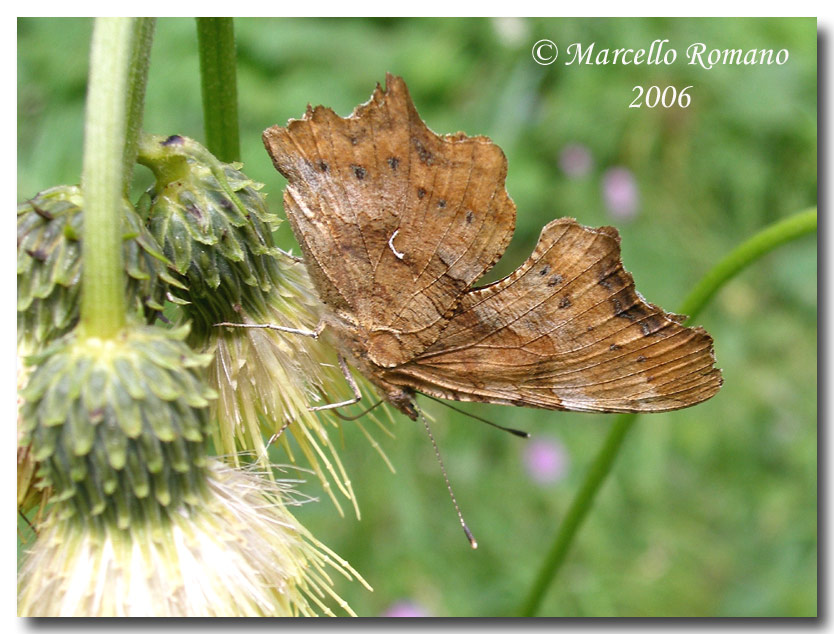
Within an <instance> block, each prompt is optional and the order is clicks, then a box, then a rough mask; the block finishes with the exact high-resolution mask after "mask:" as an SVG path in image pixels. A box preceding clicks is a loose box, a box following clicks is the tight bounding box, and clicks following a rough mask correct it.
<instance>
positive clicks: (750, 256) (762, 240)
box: [680, 207, 817, 323]
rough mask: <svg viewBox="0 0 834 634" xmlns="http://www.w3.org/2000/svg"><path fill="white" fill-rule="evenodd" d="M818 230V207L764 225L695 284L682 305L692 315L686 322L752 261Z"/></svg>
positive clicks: (684, 310) (687, 313) (683, 309)
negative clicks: (766, 225)
mask: <svg viewBox="0 0 834 634" xmlns="http://www.w3.org/2000/svg"><path fill="white" fill-rule="evenodd" d="M816 230H817V208H816V207H813V208H812V209H807V210H805V211H802V212H800V213H798V214H794V215H793V216H789V217H788V218H785V219H784V220H780V221H778V222H774V223H773V224H772V225H770V226H768V227H765V228H764V229H762V230H761V231H760V232H759V233H757V234H756V235H754V236H753V237H752V238H750V239H749V240H747V241H746V242H743V243H742V244H740V245H739V246H737V247H736V248H735V249H733V250H732V251H731V252H730V254H729V255H728V256H727V257H725V258H724V259H723V260H721V261H720V262H719V263H718V264H716V265H715V266H714V267H713V268H712V269H711V270H710V271H709V272H708V273H707V274H706V275H704V277H702V278H701V281H700V282H698V283H697V284H696V285H695V288H693V289H692V290H691V291H690V293H689V295H687V297H686V299H685V300H684V301H683V304H682V305H681V309H680V310H681V313H683V314H684V315H689V319H688V320H687V322H686V323H689V322H690V321H692V320H693V319H694V318H695V316H696V315H697V314H698V313H699V312H701V309H702V308H703V307H704V306H706V304H707V302H709V300H710V299H712V296H713V295H715V293H716V292H717V291H718V289H720V288H721V287H722V286H723V285H724V284H725V283H726V282H727V281H728V280H730V279H732V278H733V277H735V276H736V275H737V274H738V273H739V271H741V270H742V269H744V268H745V267H746V266H747V265H748V264H750V263H751V262H754V261H756V260H757V259H759V258H760V257H762V256H763V255H765V254H766V253H769V252H770V251H773V250H774V249H775V248H776V247H779V246H781V245H783V244H785V243H786V242H790V241H791V240H795V239H796V238H799V237H802V236H804V235H806V234H808V233H813V232H814V231H816Z"/></svg>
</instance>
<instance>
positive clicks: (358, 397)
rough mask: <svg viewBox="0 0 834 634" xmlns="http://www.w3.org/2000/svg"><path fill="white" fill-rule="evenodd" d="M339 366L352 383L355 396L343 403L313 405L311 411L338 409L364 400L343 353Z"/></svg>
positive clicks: (347, 379)
mask: <svg viewBox="0 0 834 634" xmlns="http://www.w3.org/2000/svg"><path fill="white" fill-rule="evenodd" d="M339 367H340V368H341V369H342V374H344V376H345V380H346V381H347V382H348V385H350V389H351V390H353V398H352V399H350V400H348V401H342V402H341V403H328V404H327V405H317V406H316V407H311V408H310V411H311V412H319V411H321V410H323V409H336V408H337V407H347V406H348V405H353V404H354V403H358V402H359V401H361V400H362V392H360V391H359V386H358V385H356V381H355V380H354V379H353V377H352V376H351V374H350V370H349V369H348V366H347V362H346V361H345V358H344V357H343V356H342V355H339Z"/></svg>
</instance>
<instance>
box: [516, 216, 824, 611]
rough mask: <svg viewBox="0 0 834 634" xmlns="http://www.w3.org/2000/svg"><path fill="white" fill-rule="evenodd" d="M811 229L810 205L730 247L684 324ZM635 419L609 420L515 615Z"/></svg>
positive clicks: (573, 528) (546, 577)
mask: <svg viewBox="0 0 834 634" xmlns="http://www.w3.org/2000/svg"><path fill="white" fill-rule="evenodd" d="M816 229H817V210H816V208H814V209H809V210H807V211H804V212H801V213H798V214H795V215H793V216H790V217H789V218H786V219H785V220H781V221H779V222H776V223H774V224H772V225H770V226H769V227H766V228H765V229H763V230H762V231H760V232H759V233H757V234H756V235H754V236H753V237H752V238H750V239H749V240H747V241H746V242H743V243H742V244H740V245H739V246H738V247H736V248H735V249H733V250H732V251H731V252H730V253H729V255H727V256H726V257H725V258H724V259H723V260H721V261H720V262H719V263H718V264H716V265H715V266H714V267H713V268H712V269H711V270H710V271H709V272H708V273H707V274H706V275H704V277H703V278H701V281H700V282H698V284H696V285H695V288H694V289H692V291H691V292H690V293H689V295H688V296H687V298H686V299H685V300H684V302H683V305H682V307H681V308H682V310H681V312H682V313H683V314H688V315H689V319H688V320H687V322H686V323H689V322H690V321H692V319H693V318H694V317H695V315H697V314H698V313H699V312H700V311H701V309H702V308H704V306H706V304H707V302H708V301H709V300H710V299H711V298H712V297H713V296H714V295H715V293H716V292H717V291H718V290H719V289H720V288H721V287H722V286H723V285H724V284H725V283H726V282H727V281H728V280H730V279H732V278H733V277H734V276H735V275H737V274H738V273H739V272H740V271H741V270H742V269H744V268H745V267H747V266H748V265H749V264H751V263H752V262H755V261H756V260H758V259H759V258H761V257H762V256H764V255H766V254H767V253H769V252H771V251H773V250H774V249H776V248H777V247H779V246H781V245H783V244H785V243H786V242H790V241H791V240H795V239H797V238H799V237H801V236H804V235H807V234H809V233H813V232H814V231H816ZM636 420H637V415H636V414H620V415H619V416H617V417H616V418H615V419H614V422H613V423H612V425H611V429H610V430H609V431H608V435H607V436H606V438H605V442H604V443H603V445H602V448H601V449H600V450H599V453H598V454H597V456H596V458H595V459H594V462H593V463H592V464H591V468H590V469H589V470H588V473H587V475H586V476H585V480H584V482H583V483H582V486H581V487H580V488H579V491H578V492H577V493H576V496H575V497H574V498H573V501H572V502H571V504H570V507H569V508H568V512H567V514H566V515H565V519H564V520H562V524H561V525H560V526H559V530H558V532H557V533H556V537H555V539H554V541H553V545H552V546H551V547H550V551H549V552H548V553H547V556H546V557H545V559H544V562H543V563H542V566H541V569H540V570H539V574H538V575H537V576H536V579H535V582H534V583H533V587H532V588H531V590H530V592H529V594H528V596H527V598H526V599H525V601H524V603H523V604H522V606H521V608H520V610H519V614H520V615H521V616H534V615H535V614H536V612H538V610H539V607H540V605H541V602H542V599H543V598H544V594H545V592H547V589H548V588H549V587H550V584H551V583H553V580H554V579H555V578H556V575H557V574H558V572H559V569H560V568H561V567H562V564H563V563H564V561H565V557H566V556H567V553H568V551H569V550H570V547H571V545H572V544H573V540H574V538H575V537H576V533H577V531H578V530H579V527H580V526H581V525H582V522H583V521H584V519H585V517H586V516H587V514H588V511H589V510H590V509H591V506H592V505H593V502H594V498H595V497H596V494H597V492H598V491H599V489H600V487H601V486H602V483H603V482H604V481H605V478H606V476H607V475H608V474H609V472H610V471H611V467H612V466H613V464H614V460H615V459H616V458H617V455H618V453H619V451H620V448H621V447H622V445H623V441H624V440H625V438H626V435H627V434H628V432H629V431H630V430H631V428H632V427H633V426H634V423H635V421H636Z"/></svg>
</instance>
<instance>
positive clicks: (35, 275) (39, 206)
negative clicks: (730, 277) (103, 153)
mask: <svg viewBox="0 0 834 634" xmlns="http://www.w3.org/2000/svg"><path fill="white" fill-rule="evenodd" d="M83 207H84V204H83V197H82V194H81V190H80V189H79V188H78V187H76V186H68V185H61V186H58V187H53V188H51V189H47V190H45V191H43V192H41V193H39V194H38V195H37V196H35V197H34V198H32V199H31V200H27V201H26V202H24V203H22V204H20V205H19V206H18V209H17V311H18V344H23V349H24V350H26V351H30V350H35V351H37V350H38V349H40V348H41V347H43V346H44V345H45V344H48V343H49V342H50V341H53V340H55V339H57V338H58V337H61V336H62V335H64V334H66V333H67V332H69V331H70V330H72V328H73V327H74V326H75V324H76V323H78V318H79V304H80V302H79V299H80V289H81V285H80V280H81V261H82V258H81V234H82V227H83V222H84V213H83ZM122 217H123V219H124V220H123V235H124V250H123V262H124V266H125V272H126V274H127V288H126V294H127V299H128V306H129V307H131V308H132V309H133V310H135V311H136V312H137V314H143V317H144V319H145V320H146V321H148V322H150V321H152V320H153V318H154V317H155V316H156V314H157V313H158V311H161V310H162V306H163V302H164V301H165V293H166V290H167V287H168V285H169V284H174V285H176V284H178V283H179V282H177V281H176V280H175V279H174V277H173V276H172V275H171V274H170V273H169V272H168V270H167V262H166V260H165V257H164V256H163V255H162V252H161V249H160V247H159V246H158V244H157V243H156V240H154V238H153V237H152V236H151V234H150V232H149V231H148V230H147V229H146V228H145V226H144V224H143V222H142V219H141V218H140V217H139V216H138V215H137V213H136V211H134V209H133V207H132V206H131V205H130V203H128V202H127V201H125V203H124V209H123V213H122Z"/></svg>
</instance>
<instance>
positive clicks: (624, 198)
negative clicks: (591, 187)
mask: <svg viewBox="0 0 834 634" xmlns="http://www.w3.org/2000/svg"><path fill="white" fill-rule="evenodd" d="M602 195H603V198H604V199H605V206H606V207H608V213H609V214H611V215H612V216H614V217H615V218H619V219H621V220H629V219H631V218H633V217H634V216H635V215H636V214H637V205H638V204H639V202H640V192H639V191H638V189H637V181H636V180H635V178H634V174H632V173H631V170H628V169H626V168H625V167H612V168H611V169H609V170H607V171H606V172H605V174H603V175H602Z"/></svg>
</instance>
